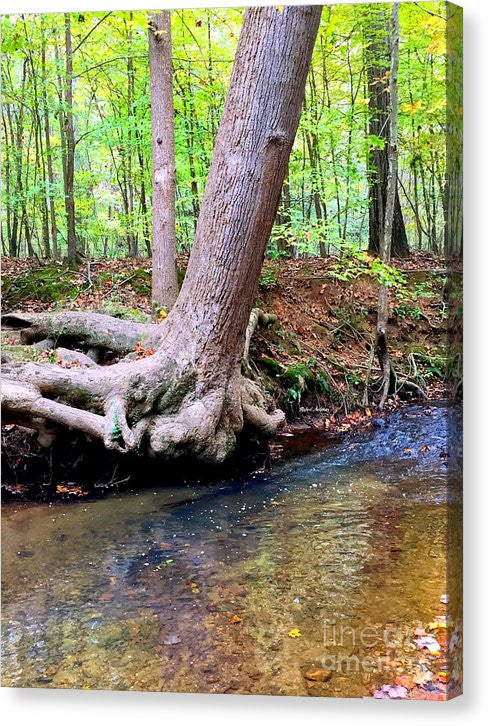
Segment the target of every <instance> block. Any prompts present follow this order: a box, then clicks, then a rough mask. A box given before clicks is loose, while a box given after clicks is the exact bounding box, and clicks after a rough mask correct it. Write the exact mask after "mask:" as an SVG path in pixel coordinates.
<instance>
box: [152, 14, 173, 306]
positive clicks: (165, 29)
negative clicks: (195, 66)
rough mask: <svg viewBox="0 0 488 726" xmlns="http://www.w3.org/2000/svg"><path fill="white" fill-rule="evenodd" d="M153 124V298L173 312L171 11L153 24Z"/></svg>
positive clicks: (156, 16)
mask: <svg viewBox="0 0 488 726" xmlns="http://www.w3.org/2000/svg"><path fill="white" fill-rule="evenodd" d="M149 68H150V76H151V122H152V188H153V191H152V210H153V211H152V215H153V217H152V218H153V258H152V299H153V304H154V305H155V306H157V307H164V308H166V309H167V310H170V309H171V308H172V307H173V305H174V304H175V302H176V298H177V297H178V280H177V277H176V228H175V188H176V178H175V176H176V170H175V140H174V136H175V131H174V105H173V61H172V56H171V17H170V12H169V10H163V11H162V12H160V13H157V14H155V15H153V16H152V18H151V20H150V23H149Z"/></svg>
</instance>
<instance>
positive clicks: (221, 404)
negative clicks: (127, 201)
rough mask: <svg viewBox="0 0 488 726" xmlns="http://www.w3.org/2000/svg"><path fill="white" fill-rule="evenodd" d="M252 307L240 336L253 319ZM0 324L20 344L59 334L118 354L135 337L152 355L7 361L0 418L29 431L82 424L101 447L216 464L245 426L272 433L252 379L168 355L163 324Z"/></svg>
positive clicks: (65, 317) (69, 316)
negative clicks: (86, 363) (87, 363)
mask: <svg viewBox="0 0 488 726" xmlns="http://www.w3.org/2000/svg"><path fill="white" fill-rule="evenodd" d="M264 317H266V319H267V322H269V320H268V316H265V314H263V313H262V312H261V311H259V314H258V313H256V312H255V311H253V324H252V326H251V328H252V329H251V328H249V329H248V332H249V330H250V332H249V337H248V339H246V345H247V346H248V345H249V343H250V337H251V335H252V332H253V330H254V329H255V327H256V325H257V324H258V320H259V319H260V318H262V319H264ZM3 322H4V324H5V325H6V326H7V327H9V328H17V329H19V328H20V329H21V337H22V340H23V341H24V342H29V343H31V344H32V343H34V342H35V341H38V340H39V339H43V338H46V337H47V338H51V339H54V340H55V342H59V341H60V340H62V341H63V342H64V343H66V344H71V345H76V346H82V347H94V346H99V347H100V348H106V349H110V350H115V351H116V352H118V353H119V354H126V353H128V352H129V351H132V350H133V348H134V347H135V344H136V343H138V342H141V340H142V341H144V343H145V345H147V346H148V347H149V343H151V342H152V343H153V344H157V346H158V348H157V350H156V352H155V353H154V354H153V355H151V356H149V357H145V358H143V359H141V360H135V361H128V360H127V361H126V360H123V361H121V362H119V363H116V364H115V365H111V366H93V367H89V368H88V367H85V368H81V367H79V368H69V369H68V368H62V367H60V366H58V365H56V364H49V363H45V364H40V363H20V362H12V361H10V362H8V363H7V364H6V365H4V366H3V370H2V373H3V378H4V386H3V392H2V408H3V414H4V420H5V422H7V423H8V422H11V423H19V424H21V425H23V426H26V427H30V428H34V429H37V430H38V431H39V432H40V436H41V437H42V439H43V440H44V441H46V442H49V439H50V437H52V435H53V431H54V429H53V428H52V427H53V426H54V427H55V426H63V427H67V428H69V429H71V430H73V431H81V432H83V433H84V434H86V435H87V436H89V437H91V438H96V439H100V440H101V441H103V443H104V445H105V447H106V448H107V449H112V450H115V451H119V452H133V453H135V454H138V455H142V456H145V455H146V456H147V455H148V456H152V457H160V458H163V459H172V458H175V457H178V456H192V457H194V458H197V459H200V460H202V461H205V462H209V463H210V462H211V463H220V462H222V461H224V460H225V459H226V458H227V457H228V456H229V455H230V454H231V453H232V451H233V450H234V448H235V446H236V442H237V438H238V436H239V434H240V433H241V432H242V430H243V429H244V428H245V427H246V429H248V430H253V431H254V432H255V433H256V434H257V435H258V436H259V437H261V438H268V437H269V436H271V435H273V434H274V433H275V431H276V430H277V428H278V427H279V426H280V425H281V424H282V423H283V421H284V414H283V413H282V412H281V411H273V410H270V409H271V408H272V407H271V406H270V401H269V400H268V398H267V396H266V395H265V394H264V393H263V391H262V390H261V389H260V387H259V385H258V384H257V383H256V382H254V381H251V380H249V379H246V378H245V377H244V376H243V375H242V374H241V372H240V371H236V370H235V368H233V367H232V366H231V368H230V369H228V370H226V368H225V366H223V367H222V366H220V367H219V365H218V363H217V362H216V364H215V366H214V372H213V374H209V373H208V371H209V369H210V370H212V367H211V366H208V362H207V363H206V365H200V362H199V361H198V360H196V361H191V360H188V359H186V358H185V356H184V355H181V356H180V357H179V358H178V359H176V357H175V356H174V355H173V354H172V352H171V351H172V350H173V346H172V341H171V329H170V328H166V326H165V325H156V324H148V325H140V324H137V323H131V322H126V321H121V320H117V319H115V318H111V317H110V316H107V315H98V314H96V313H93V314H92V313H87V314H85V313H59V314H56V315H53V316H49V315H18V314H15V315H8V316H5V317H4V321H3Z"/></svg>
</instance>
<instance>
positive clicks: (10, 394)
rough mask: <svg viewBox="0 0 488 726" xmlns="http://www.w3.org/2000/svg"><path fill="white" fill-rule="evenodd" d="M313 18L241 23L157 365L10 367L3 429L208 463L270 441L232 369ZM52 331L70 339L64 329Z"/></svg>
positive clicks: (283, 16)
mask: <svg viewBox="0 0 488 726" xmlns="http://www.w3.org/2000/svg"><path fill="white" fill-rule="evenodd" d="M320 12H321V9H320V7H319V6H305V7H300V6H294V7H285V8H283V9H282V10H280V9H278V8H250V9H248V10H246V12H245V15H244V20H243V25H242V29H241V35H240V38H239V43H238V47H237V52H236V58H235V62H234V68H233V72H232V77H231V81H230V87H229V91H228V94H227V100H226V104H225V108H224V112H223V116H222V120H221V124H220V128H219V131H218V134H217V139H216V144H215V151H214V155H213V159H212V164H211V167H210V172H209V176H208V181H207V187H206V190H205V194H204V198H203V202H202V207H201V212H200V217H199V220H198V225H197V231H196V238H195V242H194V247H193V251H192V254H191V257H190V261H189V265H188V270H187V274H186V277H185V281H184V283H183V286H182V289H181V292H180V295H179V297H178V300H177V302H176V305H175V306H174V307H173V309H172V311H171V313H170V314H169V316H168V318H167V320H166V322H164V323H163V324H160V325H155V326H154V327H153V328H152V330H154V331H156V336H157V346H155V348H156V349H155V352H154V354H153V355H150V356H149V357H146V358H144V359H143V360H138V361H135V362H129V361H123V362H120V363H118V364H115V365H113V366H110V367H96V368H88V369H85V370H84V369H78V370H76V369H65V368H60V367H58V366H56V365H40V364H21V365H18V366H16V365H15V364H9V365H8V366H7V367H6V378H7V387H6V390H5V391H4V401H3V406H4V417H5V420H6V421H9V420H11V421H14V422H15V421H17V422H23V424H24V425H25V424H26V422H27V423H28V425H30V426H31V427H33V428H35V427H39V428H40V427H41V426H43V425H44V424H43V422H45V421H48V422H53V423H55V424H61V425H64V426H68V427H70V428H72V429H75V430H77V431H80V430H81V431H84V432H85V433H87V434H89V435H91V436H93V437H97V438H102V439H103V440H104V442H105V445H106V446H107V447H108V448H115V449H119V450H121V451H129V450H131V451H137V452H140V453H142V454H148V453H149V454H152V455H154V456H159V457H166V458H170V457H175V456H178V455H186V456H192V457H196V458H198V459H201V460H203V461H207V462H220V461H223V460H224V459H225V458H226V457H228V456H229V454H230V453H231V452H232V451H233V450H234V448H235V445H236V441H237V438H238V437H239V435H240V434H241V432H242V431H243V429H244V427H247V429H249V430H251V431H254V432H257V433H259V434H261V435H262V436H270V435H272V434H273V433H274V432H275V431H276V428H277V427H278V426H279V425H280V424H281V423H282V422H283V419H284V415H283V413H282V412H281V411H276V410H275V411H270V410H269V402H268V401H267V400H266V397H265V396H264V394H263V392H262V391H261V390H260V388H259V386H258V385H257V384H256V383H255V382H254V381H251V380H249V379H246V378H244V376H243V375H242V373H241V362H242V358H243V352H244V346H245V335H246V328H247V325H248V321H249V318H250V313H251V309H252V303H253V299H254V296H255V294H256V291H257V286H258V280H259V273H260V270H261V265H262V261H263V257H264V251H265V247H266V244H267V241H268V239H269V235H270V232H271V227H272V224H273V221H274V218H275V214H276V209H277V206H278V200H279V195H280V189H281V185H282V183H283V179H284V177H285V174H286V171H287V167H288V159H289V155H290V151H291V147H292V144H293V140H294V137H295V133H296V129H297V126H298V120H299V116H300V108H301V105H302V101H303V97H304V89H305V79H306V75H307V72H308V68H309V65H310V59H311V54H312V48H313V44H314V41H315V37H316V34H317V29H318V25H319V21H320ZM60 325H61V330H60V329H59V326H60ZM54 328H55V329H54ZM54 328H53V330H52V331H51V334H52V335H54V334H55V333H56V332H57V334H58V335H62V336H64V337H69V334H70V322H69V321H68V320H66V322H65V323H63V322H62V321H61V320H58V321H57V323H56V325H55V326H54ZM146 352H149V351H147V348H146Z"/></svg>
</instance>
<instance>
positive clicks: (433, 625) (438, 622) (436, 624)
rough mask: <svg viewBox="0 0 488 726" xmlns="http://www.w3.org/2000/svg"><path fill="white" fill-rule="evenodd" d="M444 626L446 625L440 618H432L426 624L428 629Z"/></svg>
mask: <svg viewBox="0 0 488 726" xmlns="http://www.w3.org/2000/svg"><path fill="white" fill-rule="evenodd" d="M445 627H446V623H444V622H442V620H433V621H432V622H431V623H429V625H428V628H429V630H440V629H441V628H445Z"/></svg>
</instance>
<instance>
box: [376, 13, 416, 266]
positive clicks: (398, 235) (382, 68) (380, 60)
mask: <svg viewBox="0 0 488 726" xmlns="http://www.w3.org/2000/svg"><path fill="white" fill-rule="evenodd" d="M368 22H369V24H370V27H369V28H367V30H366V41H367V42H368V48H367V51H366V58H367V63H368V69H367V72H368V91H369V97H370V102H369V108H370V118H369V134H370V135H373V136H376V137H377V138H379V139H382V140H383V141H384V147H383V148H382V149H380V148H377V147H376V146H375V147H374V149H373V151H372V152H371V153H370V157H369V164H368V181H369V251H370V252H372V253H374V254H376V255H379V254H380V248H381V240H382V239H383V236H384V229H383V225H384V219H385V209H386V194H387V192H386V188H387V184H388V144H389V138H390V133H391V132H390V127H391V120H390V109H391V102H390V101H391V99H390V95H389V93H388V91H387V88H388V86H387V75H388V74H387V71H388V68H389V62H388V58H389V55H390V53H389V49H388V31H387V28H388V20H387V13H386V10H385V8H384V7H382V6H380V5H378V6H372V7H371V8H370V19H369V21H368ZM394 192H395V196H394V201H395V206H394V212H393V232H392V235H393V236H392V243H391V255H392V256H393V257H408V255H409V249H408V241H407V234H406V231H405V223H404V221H403V215H402V209H401V206H400V197H399V195H398V186H397V185H395V190H394Z"/></svg>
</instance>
